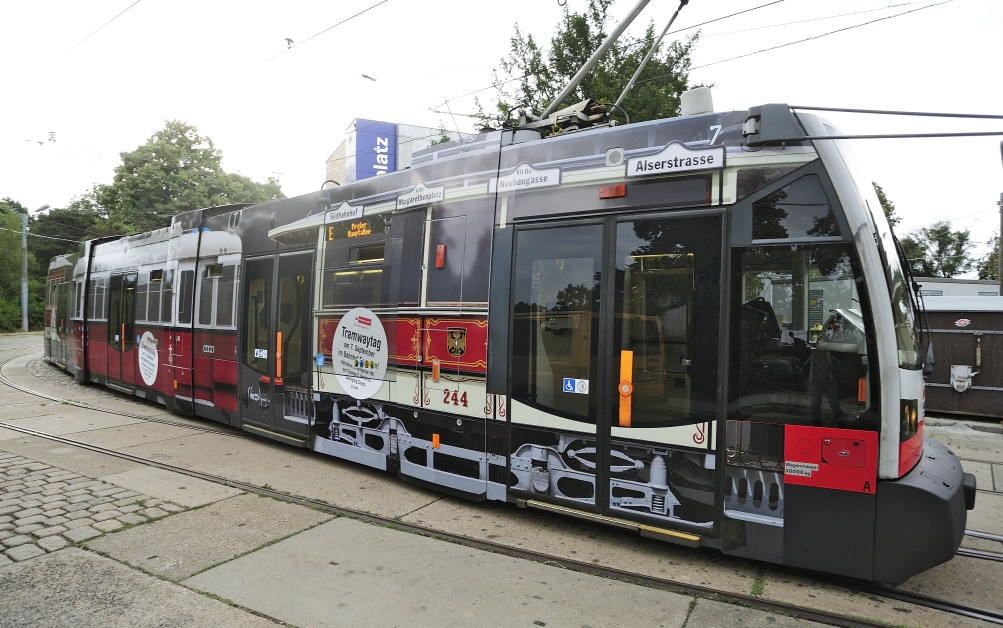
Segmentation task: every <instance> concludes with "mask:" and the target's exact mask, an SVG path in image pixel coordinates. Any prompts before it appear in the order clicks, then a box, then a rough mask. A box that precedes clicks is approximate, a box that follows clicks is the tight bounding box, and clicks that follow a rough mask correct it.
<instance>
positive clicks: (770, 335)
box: [729, 244, 877, 429]
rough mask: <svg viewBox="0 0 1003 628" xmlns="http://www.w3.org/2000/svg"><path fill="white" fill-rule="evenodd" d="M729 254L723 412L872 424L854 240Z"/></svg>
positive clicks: (771, 419) (768, 419)
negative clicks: (727, 398) (727, 393)
mask: <svg viewBox="0 0 1003 628" xmlns="http://www.w3.org/2000/svg"><path fill="white" fill-rule="evenodd" d="M732 259H733V267H732V308H733V309H732V329H731V386H730V390H731V403H730V406H729V417H731V418H733V419H744V420H749V421H754V422H761V423H794V424H802V425H829V426H836V425H838V426H840V427H849V428H856V429H876V428H877V423H876V421H872V418H871V417H870V415H865V411H866V410H867V409H868V408H869V407H871V405H872V404H873V403H874V399H873V397H874V392H875V391H873V390H871V387H870V386H869V382H868V359H867V356H868V344H869V341H868V334H869V331H868V330H869V328H870V322H869V320H868V319H867V318H866V316H865V313H866V312H867V308H866V307H864V306H863V305H862V303H864V304H866V298H865V297H866V295H863V294H861V292H859V289H860V288H859V287H860V286H862V285H863V281H862V279H863V278H862V276H861V274H860V269H859V265H858V263H857V260H856V254H855V253H854V251H853V249H852V247H850V246H849V245H846V244H827V245H815V246H812V245H802V246H794V247H792V246H789V245H787V246H773V247H753V248H751V249H736V251H735V252H734V255H733V257H732Z"/></svg>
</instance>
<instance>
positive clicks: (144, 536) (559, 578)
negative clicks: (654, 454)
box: [0, 338, 1003, 628]
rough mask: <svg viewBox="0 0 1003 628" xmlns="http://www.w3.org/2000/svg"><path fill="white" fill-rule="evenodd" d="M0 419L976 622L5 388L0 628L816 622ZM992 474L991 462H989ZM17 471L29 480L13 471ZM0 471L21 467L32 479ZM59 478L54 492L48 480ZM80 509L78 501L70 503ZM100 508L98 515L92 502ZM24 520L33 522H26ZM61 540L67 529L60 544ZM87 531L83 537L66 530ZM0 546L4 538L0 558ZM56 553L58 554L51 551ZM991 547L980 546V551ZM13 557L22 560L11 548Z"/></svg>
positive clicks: (311, 488) (988, 514)
mask: <svg viewBox="0 0 1003 628" xmlns="http://www.w3.org/2000/svg"><path fill="white" fill-rule="evenodd" d="M18 341H19V342H23V341H24V339H23V338H20V339H18ZM4 342H5V341H4V339H3V338H0V359H3V358H6V357H9V356H10V355H12V354H18V353H19V354H22V355H23V357H22V358H19V359H18V360H15V361H13V362H11V363H9V364H8V365H7V366H5V367H4V369H3V372H4V374H5V375H6V376H9V377H11V378H15V379H16V380H17V381H18V382H19V383H22V384H24V385H25V386H27V387H29V388H31V389H33V390H39V391H44V392H46V393H48V394H52V395H55V396H59V397H63V398H80V399H86V400H87V402H88V403H92V404H94V405H97V406H102V407H114V408H118V409H126V410H128V411H130V412H132V413H135V414H148V415H150V416H157V417H160V416H170V418H171V420H172V421H174V422H176V423H178V424H188V423H190V424H192V425H207V426H211V427H214V428H218V429H226V428H225V426H219V425H216V424H210V423H207V422H201V421H197V420H188V419H185V418H183V417H176V416H173V415H166V414H165V413H164V412H163V410H162V408H160V407H158V406H156V405H151V404H149V403H145V402H142V401H139V400H135V399H130V398H128V397H126V396H123V395H118V394H116V393H112V392H110V391H108V390H105V389H101V388H99V387H94V386H87V387H81V386H78V385H77V384H75V383H74V382H73V381H72V379H70V378H68V377H67V376H66V375H65V374H64V373H60V372H59V371H57V370H55V369H53V368H51V367H50V366H48V365H46V364H45V363H44V362H42V361H40V360H39V359H38V349H35V350H31V349H30V348H28V349H26V348H23V347H22V348H19V349H16V350H11V351H5V350H4ZM38 344H39V345H40V344H41V343H40V342H39V343H38ZM931 423H933V422H932V421H931ZM4 424H6V425H7V426H9V427H14V426H23V427H26V428H30V429H33V430H38V431H41V432H45V433H51V434H62V435H65V436H66V437H68V438H72V439H74V440H79V441H82V442H87V443H92V444H94V445H100V446H102V447H106V448H110V449H114V450H118V451H122V452H127V453H130V454H133V455H136V456H140V457H144V458H148V459H152V460H157V461H162V462H166V463H169V464H173V465H178V466H180V467H184V468H190V469H194V470H198V471H202V472H206V473H212V474H216V475H220V476H224V477H230V478H234V479H237V480H241V481H244V482H248V483H251V484H256V485H258V486H265V485H270V486H271V487H274V488H276V489H278V490H280V491H284V492H288V493H290V494H294V495H302V496H305V497H309V498H312V499H319V500H324V501H326V502H328V503H330V504H332V505H336V506H343V507H346V508H351V509H357V510H362V511H366V512H371V513H375V514H379V515H382V516H386V517H389V518H395V517H396V518H399V519H400V520H401V521H405V522H409V523H417V524H422V525H425V526H427V527H430V528H432V529H436V530H443V531H445V532H449V533H452V534H460V535H464V536H468V537H471V538H474V539H483V540H490V541H493V542H497V543H502V544H505V545H509V546H512V547H518V548H524V549H528V550H533V551H538V552H541V553H547V554H551V555H553V556H555V557H557V558H567V559H574V560H577V561H583V562H592V563H595V564H597V565H604V566H609V567H614V568H618V569H623V570H626V571H631V572H635V573H639V574H646V575H652V576H657V577H662V578H669V579H674V580H677V581H679V582H684V583H692V584H698V585H703V586H706V587H709V588H717V589H720V590H723V591H731V592H736V593H741V594H745V595H748V594H750V593H754V592H755V593H759V592H761V594H762V595H763V596H764V597H767V598H770V599H775V600H779V601H784V602H790V603H795V604H800V605H803V606H806V607H811V608H817V609H821V610H828V611H832V612H837V613H844V614H847V615H853V616H861V617H870V618H873V619H879V620H882V621H885V622H887V623H889V624H892V625H911V626H915V625H919V626H927V625H951V626H975V625H980V624H979V623H978V622H975V621H972V620H967V619H964V618H959V617H956V616H948V615H946V614H944V613H940V612H937V611H931V610H929V609H923V608H920V607H915V606H912V605H908V604H902V603H898V602H893V601H891V600H888V599H884V598H877V597H873V596H865V595H860V594H855V593H853V592H849V591H846V590H844V589H839V588H834V587H828V586H825V585H820V584H819V583H818V582H817V581H815V580H814V579H812V578H811V577H810V576H808V575H800V574H792V573H791V572H780V571H775V570H773V569H772V567H771V566H770V565H765V564H758V563H755V562H752V561H746V560H740V559H734V558H728V557H724V556H722V555H720V554H718V553H716V552H713V551H710V550H691V549H688V548H681V547H677V546H672V545H667V544H660V543H657V542H654V541H650V540H647V539H643V538H640V537H638V536H636V535H632V534H627V533H624V532H621V531H617V530H613V529H610V528H603V527H599V526H596V525H592V524H588V523H585V522H581V521H578V520H574V519H568V518H561V517H558V516H555V515H550V514H548V513H541V512H527V511H525V510H520V509H517V508H515V507H513V506H512V505H510V504H500V503H481V504H473V503H470V502H466V501H463V500H460V499H454V498H451V497H446V496H443V495H441V494H439V493H435V492H431V491H426V490H422V489H418V488H416V487H413V486H410V485H407V484H405V483H403V482H401V481H400V480H399V479H397V478H396V477H394V476H391V475H388V474H384V473H379V472H376V471H373V470H371V469H367V468H364V467H360V466H357V465H353V464H351V463H347V462H343V461H339V460H336V459H332V458H328V457H324V456H320V455H316V454H312V453H309V452H304V451H302V450H296V449H292V448H289V447H285V446H282V445H279V444H275V443H271V442H266V441H262V440H255V439H234V438H230V437H228V436H226V435H221V434H212V433H206V432H196V431H193V430H190V429H188V428H186V427H184V426H183V425H163V424H158V423H151V422H147V421H143V420H141V419H135V418H130V417H121V416H116V415H109V414H107V413H101V412H96V411H92V410H84V409H80V408H76V407H73V406H67V405H61V404H54V403H52V402H48V401H44V400H40V399H39V398H38V397H34V396H32V395H28V394H26V393H22V392H19V391H16V390H13V389H10V388H7V387H3V386H0V457H3V460H6V461H7V462H6V463H5V462H3V461H0V504H3V503H7V506H17V508H16V509H14V510H11V511H10V512H8V513H7V514H5V515H0V521H3V523H0V537H3V536H5V535H4V533H6V532H9V533H10V534H7V535H6V538H7V539H10V538H11V537H12V536H20V537H23V538H21V539H18V540H17V542H16V543H14V544H12V546H10V547H8V546H3V547H0V564H3V566H0V628H3V627H5V626H66V625H74V626H77V625H79V626H109V625H110V626H131V625H157V626H161V625H163V626H175V625H178V626H181V625H203V624H204V625H258V624H262V625H264V624H267V623H275V622H278V623H287V624H290V625H298V626H303V627H306V626H341V625H345V626H348V625H351V626H412V625H418V626H439V625H445V626H450V625H464V626H465V625H474V624H485V625H498V626H539V625H546V626H574V627H580V626H592V627H593V628H598V627H599V626H618V625H631V626H672V627H682V626H685V627H686V628H690V627H702V626H721V627H722V628H723V627H724V626H763V627H766V626H770V627H775V626H781V627H783V626H811V625H813V624H811V623H809V622H803V621H797V620H794V619H791V618H789V617H783V616H777V615H773V614H770V613H763V612H760V611H754V610H750V609H747V608H743V607H739V606H732V605H728V604H721V603H717V602H711V601H708V600H697V599H694V598H691V597H688V596H681V595H677V594H672V593H666V592H664V591H659V590H655V589H649V588H645V587H640V586H638V585H635V584H630V583H624V582H620V581H614V580H608V579H604V578H599V577H595V576H588V575H583V574H580V573H576V572H568V571H566V570H564V569H561V568H559V567H556V566H552V565H548V564H538V563H535V562H531V561H525V560H517V559H512V558H508V557H505V556H501V555H497V554H492V553H489V552H483V551H480V550H474V549H470V548H467V547H465V546H462V545H457V544H453V543H448V542H445V541H440V540H436V539H430V538H426V537H421V536H416V535H414V534H411V533H407V532H403V531H400V530H397V529H393V528H386V527H381V526H374V525H371V524H366V523H362V522H359V521H356V520H351V519H345V518H333V517H332V516H331V515H329V514H327V513H324V512H319V511H317V510H313V509H310V508H305V507H302V506H299V505H294V504H289V503H286V502H280V501H276V500H274V499H271V498H267V497H261V496H258V495H256V494H247V493H242V492H240V491H236V490H233V489H229V488H226V487H222V486H219V485H216V484H212V483H209V482H203V481H201V480H197V479H194V478H190V477H188V476H185V475H181V474H177V473H172V472H169V471H164V470H160V469H156V468H153V467H149V466H145V465H141V464H138V463H135V462H131V461H126V460H122V459H120V458H117V457H114V456H110V455H106V454H103V453H98V452H93V451H89V450H86V449H82V448H79V447H73V446H68V445H65V444H62V443H58V442H55V441H52V440H49V439H45V438H39V437H35V436H26V435H24V434H22V433H20V432H17V431H15V430H13V429H5V428H4V427H3V425H4ZM935 430H946V431H945V433H939V434H937V437H938V438H942V439H946V438H950V439H954V440H953V442H952V447H955V450H956V452H957V453H958V454H959V455H964V454H965V453H969V452H975V451H977V452H978V453H979V455H978V456H974V455H973V456H971V457H978V458H979V459H980V460H983V459H984V460H990V461H996V460H997V458H995V457H991V456H994V455H997V454H998V453H999V451H1003V447H1001V446H1000V445H1001V444H1003V434H1000V435H996V434H987V433H982V432H979V431H978V430H973V429H972V428H971V427H969V426H968V425H966V424H964V423H961V424H956V423H950V424H947V423H944V424H940V423H937V424H935V425H931V426H930V431H931V432H934V431H935ZM999 460H1000V461H1001V464H1003V456H1000V458H999ZM29 465H36V466H35V467H34V469H27V467H28V466H29ZM967 468H968V463H966V469H967ZM4 469H11V470H12V471H18V470H19V469H27V471H28V473H21V472H17V473H14V472H10V473H8V472H6V471H4ZM36 472H38V474H40V475H41V476H43V477H44V478H46V479H44V480H42V483H41V484H36V485H34V486H27V484H28V483H32V482H37V481H39V480H37V479H27V480H26V479H25V478H27V477H28V476H29V474H30V473H36ZM994 472H995V473H998V471H997V470H996V465H994V464H992V462H988V463H985V464H984V466H983V467H980V468H979V470H978V471H977V473H978V474H980V479H979V483H980V487H986V486H995V484H993V481H994ZM5 474H6V475H5ZM14 476H20V477H14ZM71 476H74V477H72V478H71ZM32 477H35V476H32ZM985 477H988V480H983V478H985ZM995 477H996V478H1000V477H1003V475H996V476H995ZM60 478H63V479H60ZM66 478H70V479H72V480H73V481H77V480H79V482H78V484H86V483H88V482H93V484H90V485H88V486H86V487H84V488H85V489H90V490H89V491H85V492H84V493H76V494H74V495H68V493H70V492H74V491H76V490H79V489H72V488H69V486H70V484H69V481H67V480H66ZM60 482H62V483H65V484H66V486H56V485H57V484H60ZM986 482H988V483H989V484H986ZM39 487H42V488H41V490H40V491H36V490H35V489H36V488H39ZM1001 488H1003V487H1001ZM25 489H29V490H28V491H26V490H25ZM47 491H48V494H45V495H42V497H44V498H46V499H49V498H51V499H50V501H46V502H43V501H42V499H41V498H38V497H36V496H37V495H40V494H42V493H46V492H47ZM101 492H107V493H106V494H104V495H99V494H98V493H101ZM14 493H19V494H14ZM127 493H132V494H131V495H127ZM5 495H6V496H5ZM77 497H79V500H78V501H75V502H72V503H71V502H70V499H72V498H77ZM998 497H999V496H996V495H990V494H982V493H980V495H979V501H978V506H977V508H976V511H974V512H973V513H971V516H970V520H969V522H970V525H969V527H972V526H973V525H975V526H979V527H977V529H983V530H984V531H986V532H992V533H996V534H1003V517H1001V516H1000V513H1001V511H1003V508H1001V505H999V504H997V503H996V502H995V501H994V500H995V499H996V498H998ZM104 498H109V499H110V501H103V502H100V503H99V501H98V500H102V499H104ZM984 498H985V499H984ZM8 500H13V501H8ZM33 501H38V502H39V504H34V503H32V502H33ZM61 502H66V505H67V506H68V507H70V508H74V510H68V509H67V508H66V507H63V504H62V503H61ZM50 504H55V505H52V506H51V507H50V506H49V505H50ZM78 504H82V506H80V507H78V506H77V505H78ZM46 507H48V508H49V509H48V510H46V509H45V508H46ZM133 507H136V508H133ZM0 508H2V507H0ZM32 509H41V510H42V512H41V513H39V512H34V511H33V510H32ZM59 510H62V511H63V512H62V513H59V512H56V511H59ZM75 513H80V514H75ZM68 515H72V516H73V517H77V518H76V519H70V517H69V516H68ZM38 516H42V519H40V520H35V521H33V522H32V523H27V524H25V523H22V522H23V521H24V520H25V519H28V520H30V519H31V518H32V517H38ZM2 517H8V518H9V520H7V521H4V520H3V519H2ZM59 517H64V518H66V519H68V521H59V520H58V518H59ZM133 517H135V518H133ZM99 518H100V519H103V521H100V520H99ZM77 521H84V523H83V524H77V523H75V522H77ZM32 526H40V527H37V528H33V527H32ZM60 526H61V527H63V528H65V530H63V531H60V530H59V529H58V528H59V527H60ZM74 526H75V527H74ZM82 528H89V529H90V530H92V531H93V533H92V532H90V531H86V534H84V533H80V534H81V535H82V536H72V535H71V533H72V532H73V530H79V529H82ZM15 530H19V532H15ZM67 535H71V536H67ZM84 536H86V537H88V538H83V537H84ZM45 539H50V540H48V541H46V540H45ZM970 541H974V542H984V543H985V544H987V545H986V546H985V547H983V546H979V547H977V548H979V549H987V550H991V551H1001V547H1000V544H998V543H995V542H992V541H983V540H980V539H974V540H970V539H967V538H966V541H965V543H966V545H969V543H970ZM4 542H5V541H4V540H3V539H0V544H2V543H4ZM64 543H65V544H67V545H68V546H67V547H63V544H64ZM993 543H995V547H992V546H990V545H992V544H993ZM27 546H30V547H32V548H34V549H20V550H18V548H19V547H20V548H24V547H27ZM973 547H975V546H973ZM15 550H16V551H15ZM1000 583H1003V563H986V562H984V561H977V560H975V559H968V558H962V557H959V558H956V559H955V560H953V561H951V562H949V563H947V564H945V565H942V566H940V567H937V568H935V569H933V570H930V571H929V572H927V573H925V574H921V575H920V576H917V577H916V578H914V579H911V580H910V581H909V582H907V583H906V584H905V585H903V587H904V588H909V589H912V590H919V591H922V592H924V593H928V594H930V595H935V596H950V597H951V599H957V600H958V601H963V602H965V603H968V604H972V605H975V606H984V607H986V608H993V609H998V608H999V607H1003V595H1001V593H1003V591H1001V590H1000V588H1001V586H1003V585H1001V584H1000ZM263 622H264V623H263Z"/></svg>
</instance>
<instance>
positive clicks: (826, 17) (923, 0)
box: [700, 0, 929, 39]
mask: <svg viewBox="0 0 1003 628" xmlns="http://www.w3.org/2000/svg"><path fill="white" fill-rule="evenodd" d="M927 2H929V0H921V1H917V2H900V3H899V4H889V5H887V6H883V7H877V8H876V9H866V10H864V11H854V12H852V13H840V14H839V15H824V16H822V17H813V18H811V19H807V20H798V21H796V22H784V23H783V24H767V25H766V26H754V27H752V28H743V29H741V30H737V31H727V32H724V33H711V34H709V35H708V34H704V33H701V34H700V38H701V39H703V38H705V37H720V36H722V35H734V34H736V33H748V32H750V31H760V30H763V29H767V28H779V27H781V26H793V25H795V24H806V23H808V22H820V21H822V20H832V19H835V18H838V17H849V16H851V15H860V14H861V13H874V12H875V11H887V10H888V9H897V8H899V7H904V6H909V5H910V4H927Z"/></svg>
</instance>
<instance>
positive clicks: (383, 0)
mask: <svg viewBox="0 0 1003 628" xmlns="http://www.w3.org/2000/svg"><path fill="white" fill-rule="evenodd" d="M387 2H389V0H380V1H379V2H377V3H376V4H374V5H372V6H370V7H368V8H366V9H363V10H361V11H359V12H358V13H356V14H355V15H352V16H350V17H346V18H345V19H343V20H341V21H340V22H338V23H337V24H334V25H333V26H328V27H327V28H325V29H324V30H322V31H320V32H319V33H314V34H313V35H310V36H309V37H307V38H306V39H304V40H303V41H301V42H299V43H296V44H292V45H290V46H289V47H288V48H286V49H285V50H282V51H280V52H279V53H278V54H275V55H273V56H271V57H269V58H267V59H265V60H264V61H262V62H261V63H259V64H258V65H257V66H255V69H257V68H260V67H261V66H263V65H265V64H266V63H268V62H269V61H271V60H272V59H274V58H276V57H278V56H280V55H283V54H285V53H287V52H289V51H290V50H292V49H293V48H298V47H300V46H302V45H303V44H305V43H306V42H308V41H310V40H311V39H313V38H315V37H319V36H320V35H323V34H324V33H326V32H327V31H329V30H331V29H332V28H337V27H338V26H341V25H342V24H344V23H345V22H348V21H349V20H353V19H355V18H357V17H359V16H360V15H362V14H363V13H367V12H369V11H372V10H373V9H375V8H376V7H378V6H380V5H381V4H386V3H387Z"/></svg>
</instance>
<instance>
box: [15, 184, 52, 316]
mask: <svg viewBox="0 0 1003 628" xmlns="http://www.w3.org/2000/svg"><path fill="white" fill-rule="evenodd" d="M47 209H49V206H48V204H46V205H42V206H41V207H39V208H38V209H36V210H35V211H37V212H41V211H45V210H47ZM21 331H28V211H27V210H25V212H24V215H23V216H21Z"/></svg>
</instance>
